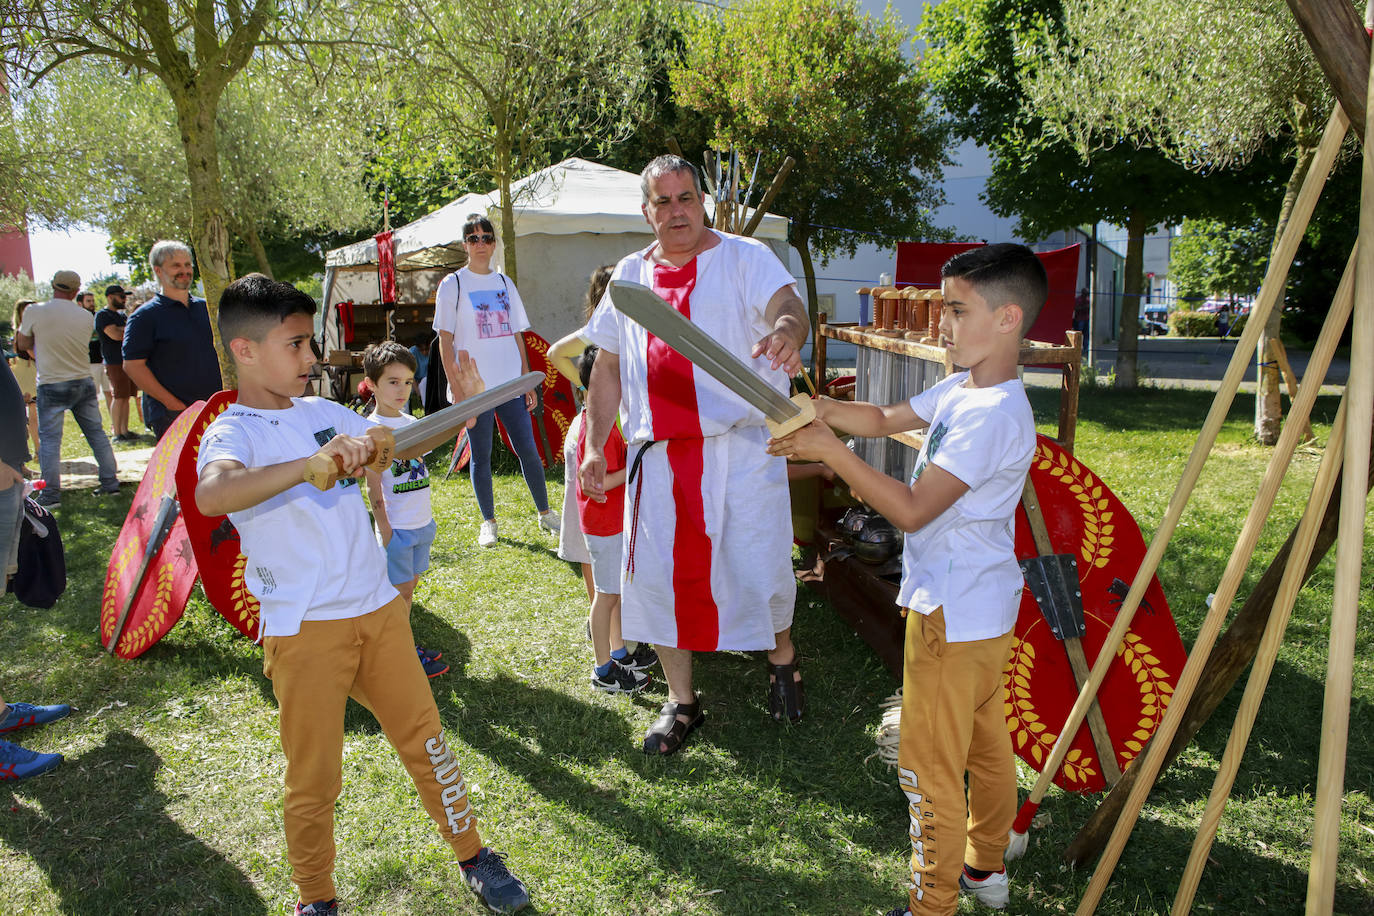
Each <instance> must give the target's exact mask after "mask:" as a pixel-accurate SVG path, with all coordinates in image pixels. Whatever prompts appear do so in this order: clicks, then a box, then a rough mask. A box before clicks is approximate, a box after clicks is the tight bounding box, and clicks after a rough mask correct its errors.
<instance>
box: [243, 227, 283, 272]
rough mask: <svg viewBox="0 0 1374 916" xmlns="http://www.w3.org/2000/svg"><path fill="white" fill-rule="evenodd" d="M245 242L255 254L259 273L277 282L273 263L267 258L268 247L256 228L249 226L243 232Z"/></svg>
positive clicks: (254, 257)
mask: <svg viewBox="0 0 1374 916" xmlns="http://www.w3.org/2000/svg"><path fill="white" fill-rule="evenodd" d="M243 240H244V241H245V242H247V243H248V250H249V251H251V252H253V260H255V261H257V262H258V273H260V274H262V275H263V276H265V277H267V278H268V279H271V280H275V279H276V277H275V276H274V275H273V274H272V262H271V261H270V260H268V258H267V247H266V246H265V245H263V243H262V238H261V237H260V236H259V235H258V230H257V227H256V226H251V225H250V226H248V227H246V228H245V229H244V231H243Z"/></svg>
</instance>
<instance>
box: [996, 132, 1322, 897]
mask: <svg viewBox="0 0 1374 916" xmlns="http://www.w3.org/2000/svg"><path fill="white" fill-rule="evenodd" d="M1346 128H1347V122H1346V120H1345V115H1344V114H1343V113H1342V112H1341V110H1340V108H1339V107H1337V108H1336V109H1335V110H1333V111H1332V113H1331V118H1330V120H1328V121H1327V124H1326V132H1325V133H1324V134H1323V135H1322V140H1321V143H1320V144H1319V145H1318V146H1317V152H1316V154H1315V155H1314V156H1313V158H1312V165H1311V167H1310V168H1309V169H1308V171H1307V176H1306V177H1305V178H1304V179H1303V183H1302V187H1301V188H1300V189H1299V191H1298V199H1297V200H1296V201H1295V202H1294V204H1293V210H1292V213H1291V214H1290V216H1289V219H1288V225H1286V226H1285V227H1284V230H1283V233H1282V235H1280V237H1279V243H1278V245H1277V246H1276V247H1275V249H1274V255H1273V257H1272V258H1270V261H1269V267H1268V269H1267V270H1266V272H1265V282H1264V284H1263V285H1262V286H1261V287H1260V295H1259V298H1258V299H1257V300H1256V301H1255V305H1254V307H1253V308H1252V309H1251V311H1250V318H1249V320H1247V321H1246V324H1245V330H1244V332H1242V334H1241V336H1240V341H1239V342H1238V343H1237V344H1236V349H1235V351H1234V352H1232V354H1231V362H1230V364H1229V365H1228V366H1227V367H1226V374H1225V375H1224V376H1223V377H1222V381H1221V386H1220V387H1219V389H1218V390H1217V394H1216V397H1215V398H1213V399H1212V406H1211V408H1210V409H1209V410H1208V412H1207V418H1206V420H1205V421H1204V422H1203V425H1202V432H1201V433H1200V434H1199V435H1198V439H1197V442H1196V443H1195V444H1194V445H1193V450H1192V453H1191V454H1190V455H1189V456H1188V464H1187V465H1186V466H1185V467H1184V469H1183V476H1182V478H1181V479H1180V480H1179V482H1178V486H1177V487H1176V488H1175V489H1174V495H1173V496H1172V497H1171V498H1170V500H1169V505H1168V508H1167V509H1166V510H1165V512H1164V518H1163V519H1161V520H1160V524H1159V528H1158V529H1157V530H1156V531H1155V536H1154V538H1153V539H1152V540H1151V541H1150V547H1149V549H1148V550H1147V551H1146V553H1145V559H1144V560H1143V561H1142V563H1141V566H1140V569H1139V570H1138V571H1137V572H1136V576H1135V580H1134V581H1133V582H1132V583H1131V589H1130V591H1129V592H1128V593H1127V595H1126V599H1125V601H1123V602H1122V605H1121V610H1120V611H1118V612H1117V615H1116V621H1115V622H1114V623H1113V624H1112V628H1111V630H1110V631H1109V632H1108V633H1107V638H1106V640H1105V641H1104V642H1103V644H1102V649H1101V651H1099V652H1098V654H1097V660H1096V661H1095V662H1094V663H1093V670H1092V672H1091V674H1090V675H1089V677H1088V683H1087V684H1085V685H1083V689H1082V690H1080V691H1079V692H1078V699H1077V700H1075V701H1074V704H1073V708H1072V709H1070V710H1069V716H1068V719H1067V720H1066V721H1065V723H1064V728H1063V730H1062V731H1061V732H1060V736H1059V740H1058V741H1056V742H1055V745H1054V748H1053V749H1052V750H1051V751H1050V757H1049V760H1048V761H1046V763H1045V769H1044V770H1042V771H1041V773H1040V778H1039V779H1038V780H1036V783H1035V788H1034V789H1032V790H1031V794H1030V798H1028V799H1027V800H1026V802H1025V804H1023V805H1022V806H1021V810H1020V811H1019V812H1018V813H1017V816H1016V822H1015V824H1014V825H1013V827H1012V830H1013V831H1014V832H1016V833H1021V834H1024V833H1026V831H1027V830H1028V829H1029V827H1030V821H1031V818H1032V817H1033V816H1034V814H1035V812H1036V810H1037V809H1038V808H1039V807H1040V802H1041V800H1042V799H1043V798H1044V797H1045V793H1046V792H1047V791H1048V790H1049V787H1050V783H1051V781H1052V780H1053V779H1054V774H1055V773H1056V772H1058V770H1059V767H1060V766H1061V765H1062V764H1063V762H1064V757H1065V756H1066V755H1067V754H1068V752H1069V745H1070V743H1071V740H1072V739H1068V740H1066V736H1071V735H1075V734H1077V733H1078V729H1079V728H1080V727H1081V726H1082V725H1083V719H1084V717H1085V716H1086V715H1087V711H1088V707H1089V705H1090V704H1091V702H1092V701H1093V699H1094V698H1096V696H1097V691H1098V689H1099V688H1100V687H1101V686H1102V682H1103V681H1104V680H1106V677H1107V670H1108V669H1109V668H1110V667H1111V664H1112V661H1113V660H1114V659H1115V658H1116V650H1117V648H1118V647H1119V646H1120V645H1121V643H1122V642H1123V641H1124V640H1125V638H1126V631H1127V630H1129V629H1130V626H1131V621H1132V620H1133V619H1135V614H1136V611H1137V610H1138V609H1139V608H1140V602H1141V601H1142V600H1143V599H1144V597H1145V591H1146V589H1147V588H1149V585H1150V582H1151V580H1152V579H1153V578H1154V575H1155V571H1156V570H1158V569H1159V562H1160V560H1161V559H1163V557H1164V549H1165V548H1166V547H1167V546H1168V544H1169V539H1170V538H1171V537H1172V536H1173V533H1174V529H1175V528H1176V527H1177V526H1178V521H1179V519H1180V518H1181V517H1182V515H1183V510H1184V507H1185V506H1186V505H1187V503H1188V498H1189V496H1191V495H1192V492H1193V487H1194V486H1195V485H1196V484H1197V480H1198V477H1199V476H1201V474H1202V466H1203V465H1204V464H1205V463H1206V462H1207V456H1208V453H1209V452H1211V449H1212V445H1213V444H1214V443H1215V442H1216V438H1217V433H1219V432H1220V431H1221V426H1222V423H1224V422H1225V420H1226V414H1227V413H1228V412H1229V411H1230V409H1231V402H1232V400H1233V399H1234V398H1235V395H1236V391H1237V390H1238V389H1239V388H1240V382H1241V379H1242V377H1243V376H1244V375H1245V371H1246V369H1248V368H1249V363H1250V354H1251V353H1253V352H1254V351H1255V346H1256V344H1257V342H1258V341H1259V336H1260V331H1261V330H1262V328H1263V325H1264V322H1265V319H1266V318H1267V317H1268V315H1269V313H1270V311H1272V310H1273V308H1274V306H1275V304H1276V303H1277V302H1278V301H1279V300H1280V299H1282V297H1283V295H1282V292H1283V291H1282V285H1281V284H1276V283H1275V282H1273V280H1274V278H1277V277H1286V276H1287V275H1288V268H1289V265H1291V264H1292V262H1293V256H1294V254H1295V253H1296V252H1297V249H1298V244H1299V243H1300V242H1301V241H1302V237H1303V235H1304V234H1305V233H1306V231H1307V223H1308V221H1309V220H1310V219H1311V218H1312V211H1313V210H1314V209H1315V208H1316V205H1317V197H1318V196H1320V194H1321V189H1322V187H1323V185H1325V183H1326V178H1327V175H1329V174H1330V172H1331V167H1332V165H1333V164H1334V163H1335V161H1336V155H1337V154H1338V153H1339V152H1340V148H1341V143H1342V141H1343V140H1344V137H1345V132H1346ZM1190 661H1191V656H1190ZM1184 670H1185V672H1186V670H1187V669H1186V667H1185V669H1184ZM1186 706H1187V700H1186V698H1185V699H1184V700H1183V702H1181V703H1180V702H1179V698H1178V697H1177V696H1175V697H1174V699H1173V700H1171V701H1170V705H1169V709H1170V710H1173V709H1175V708H1177V709H1178V710H1179V711H1180V712H1182V710H1183V708H1184V707H1186ZM1166 719H1167V714H1166ZM1161 726H1162V723H1161ZM1155 738H1158V733H1156V735H1155ZM1155 743H1156V742H1155V741H1154V740H1152V741H1151V746H1153V745H1154V744H1155ZM1163 745H1164V747H1166V748H1167V747H1168V739H1165V741H1164V742H1163ZM1140 761H1141V758H1139V757H1138V758H1136V762H1135V765H1138V764H1139V763H1140ZM1128 772H1129V770H1128ZM1086 912H1092V910H1087V911H1086Z"/></svg>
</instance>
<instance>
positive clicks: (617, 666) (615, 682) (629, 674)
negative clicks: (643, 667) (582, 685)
mask: <svg viewBox="0 0 1374 916" xmlns="http://www.w3.org/2000/svg"><path fill="white" fill-rule="evenodd" d="M650 680H652V678H650V677H649V675H647V674H645V673H644V672H642V671H632V670H631V669H629V668H626V667H625V666H624V665H622V664H621V663H620V662H618V661H616V660H615V659H611V670H610V671H609V672H607V673H606V676H605V677H601V676H600V675H598V674H597V673H596V669H595V668H593V669H592V686H593V687H595V688H596V689H597V690H604V691H605V692H606V693H639V692H640V691H641V690H643V689H644V688H645V687H648V686H649V681H650Z"/></svg>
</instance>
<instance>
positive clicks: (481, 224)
mask: <svg viewBox="0 0 1374 916" xmlns="http://www.w3.org/2000/svg"><path fill="white" fill-rule="evenodd" d="M474 229H481V230H482V231H483V232H490V233H491V234H492V235H495V234H496V228H495V227H494V226H492V224H491V220H489V219H487V218H486V217H485V216H483V215H482V214H480V213H469V214H468V218H467V219H465V220H463V241H465V242H466V241H467V240H468V236H469V235H471V234H472V231H473V230H474Z"/></svg>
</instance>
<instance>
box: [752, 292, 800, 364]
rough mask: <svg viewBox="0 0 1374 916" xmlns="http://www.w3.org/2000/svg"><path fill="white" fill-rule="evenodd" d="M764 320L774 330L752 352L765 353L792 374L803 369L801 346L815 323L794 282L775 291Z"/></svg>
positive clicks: (766, 309)
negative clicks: (793, 284)
mask: <svg viewBox="0 0 1374 916" xmlns="http://www.w3.org/2000/svg"><path fill="white" fill-rule="evenodd" d="M763 320H764V321H766V322H767V323H768V325H769V327H770V328H772V330H771V331H769V332H768V333H767V334H766V335H764V337H763V339H761V340H760V341H759V342H758V343H756V344H754V349H753V352H752V355H753V356H755V357H758V356H762V357H764V358H765V359H767V360H768V361H769V364H770V365H771V366H772V367H773V368H774V369H777V368H780V367H781V368H782V369H784V370H786V372H787V374H788V375H796V374H797V373H798V372H800V371H801V368H802V362H801V348H802V347H804V346H806V340H807V338H808V337H810V336H811V323H810V321H809V320H808V319H807V315H806V303H804V302H802V301H801V299H800V298H799V297H798V296H797V293H796V290H795V289H794V288H793V287H792V284H790V283H789V284H788V285H786V286H784V287H782V288H780V289H779V290H778V291H777V292H775V293H773V296H772V298H771V299H769V300H768V306H767V307H766V308H765V309H764V311H763Z"/></svg>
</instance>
